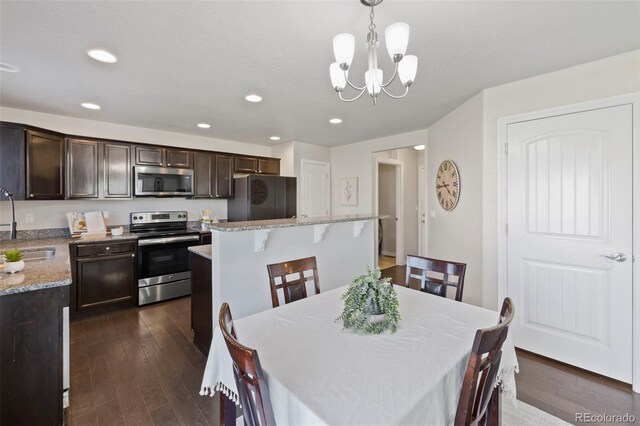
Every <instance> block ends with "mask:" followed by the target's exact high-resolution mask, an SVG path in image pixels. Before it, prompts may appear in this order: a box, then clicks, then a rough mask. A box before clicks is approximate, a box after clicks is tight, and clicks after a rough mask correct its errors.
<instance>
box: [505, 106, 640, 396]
mask: <svg viewBox="0 0 640 426" xmlns="http://www.w3.org/2000/svg"><path fill="white" fill-rule="evenodd" d="M633 108H634V105H633V104H631V103H628V104H618V105H608V106H600V107H595V106H591V107H583V108H581V109H580V108H577V107H574V108H573V110H571V109H568V108H567V109H565V110H564V111H555V113H552V112H548V113H544V112H541V113H538V114H537V115H536V114H531V115H529V116H527V117H519V118H518V117H516V118H513V119H504V120H502V121H501V127H500V129H501V131H502V141H503V142H504V143H505V144H506V145H505V157H506V158H505V159H504V161H503V163H504V166H505V168H504V169H503V170H504V172H505V173H504V177H505V178H506V179H503V180H502V181H503V184H504V188H505V192H506V194H505V197H504V198H505V208H506V211H504V212H503V217H504V219H505V236H504V239H503V240H502V247H501V251H502V253H503V258H502V262H501V265H502V267H501V270H502V271H501V272H502V277H503V278H502V286H501V288H500V290H501V293H502V295H503V296H509V297H511V298H512V299H513V300H514V302H515V304H516V306H519V314H518V315H517V316H516V319H515V321H514V323H513V324H512V330H513V336H514V343H515V344H516V346H518V347H521V348H523V349H526V350H529V351H531V352H535V353H539V354H541V355H544V356H547V357H550V358H553V359H557V360H560V361H563V362H566V363H569V364H571V365H575V366H578V367H581V368H584V369H587V370H590V371H594V372H597V373H600V374H602V375H605V376H608V377H612V378H615V379H617V380H621V381H624V382H627V383H631V382H632V374H633V358H634V356H633V352H634V351H633V335H632V333H633V328H632V326H631V325H632V324H633V315H634V312H633V309H634V308H633V297H634V295H633V272H634V271H633V265H632V261H631V259H632V243H633V232H634V229H633V210H632V207H633V206H632V204H633V187H632V182H633V151H632V145H633V120H632V117H633V114H632V113H633ZM636 344H637V342H636ZM636 359H637V355H636ZM633 381H634V383H635V382H636V380H633ZM634 389H635V390H636V391H637V383H636V386H634Z"/></svg>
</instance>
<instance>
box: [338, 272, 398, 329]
mask: <svg viewBox="0 0 640 426" xmlns="http://www.w3.org/2000/svg"><path fill="white" fill-rule="evenodd" d="M381 274H382V273H381V271H380V268H376V269H374V270H373V271H372V270H371V268H369V267H367V273H366V274H364V275H360V276H358V277H355V278H354V279H353V281H352V282H351V284H349V288H348V289H347V292H346V293H345V294H343V295H342V300H343V301H344V309H343V311H342V315H340V316H339V317H338V319H337V320H342V322H343V324H344V327H345V328H349V329H352V330H353V331H355V332H356V333H358V334H380V333H382V332H383V331H385V330H390V331H391V332H392V333H394V332H395V331H396V330H397V328H398V321H399V320H400V312H398V296H397V295H396V291H395V290H394V288H393V284H391V279H390V278H380V277H381Z"/></svg>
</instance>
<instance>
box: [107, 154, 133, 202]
mask: <svg viewBox="0 0 640 426" xmlns="http://www.w3.org/2000/svg"><path fill="white" fill-rule="evenodd" d="M102 156H103V160H102V165H103V176H102V177H103V179H102V196H103V197H104V198H131V185H132V183H131V182H132V180H131V179H132V177H131V145H127V144H121V143H112V142H104V143H103V150H102Z"/></svg>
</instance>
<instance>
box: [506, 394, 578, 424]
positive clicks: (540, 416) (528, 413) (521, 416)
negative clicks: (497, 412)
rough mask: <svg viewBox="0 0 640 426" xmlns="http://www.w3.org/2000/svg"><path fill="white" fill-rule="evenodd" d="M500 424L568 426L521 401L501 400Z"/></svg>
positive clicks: (562, 421)
mask: <svg viewBox="0 0 640 426" xmlns="http://www.w3.org/2000/svg"><path fill="white" fill-rule="evenodd" d="M502 424H503V425H504V426H525V425H527V426H528V425H531V426H541V425H545V426H555V425H558V426H560V425H569V424H570V423H567V422H565V421H564V420H561V419H559V418H557V417H555V416H552V415H551V414H549V413H546V412H544V411H542V410H540V409H538V408H536V407H533V406H531V405H529V404H525V403H524V402H522V401H513V400H511V399H509V398H503V399H502Z"/></svg>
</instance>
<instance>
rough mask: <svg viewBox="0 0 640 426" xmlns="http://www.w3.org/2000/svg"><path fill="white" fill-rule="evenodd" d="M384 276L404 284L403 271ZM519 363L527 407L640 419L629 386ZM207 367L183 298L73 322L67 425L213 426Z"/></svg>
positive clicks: (537, 360)
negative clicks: (205, 389) (203, 390)
mask: <svg viewBox="0 0 640 426" xmlns="http://www.w3.org/2000/svg"><path fill="white" fill-rule="evenodd" d="M390 269H391V268H390ZM398 269H400V268H398ZM385 274H386V275H389V276H394V277H395V280H394V281H395V282H400V283H402V282H404V269H403V268H402V271H390V270H386V271H385ZM392 274H393V275H392ZM398 277H401V279H399V278H398ZM518 360H519V362H520V374H517V375H516V380H517V386H518V399H521V400H522V401H524V402H526V403H528V404H531V405H533V406H535V407H538V408H540V409H542V410H544V411H547V412H549V413H551V414H553V415H555V416H557V417H560V418H562V419H563V420H565V421H568V422H575V419H574V416H575V413H576V412H591V413H606V414H618V413H627V412H628V413H634V414H636V416H637V417H638V418H639V419H640V395H638V394H634V393H632V392H631V387H630V386H629V385H625V384H622V383H620V382H616V381H614V380H611V379H607V378H605V377H601V376H598V375H595V374H592V373H589V372H586V371H583V370H580V369H578V368H575V367H571V366H567V365H564V364H561V363H558V362H555V361H552V360H548V359H545V358H542V357H539V356H537V355H534V354H530V353H527V352H523V351H518ZM205 361H206V360H205V357H204V355H202V354H201V353H200V352H199V351H198V350H197V349H196V348H195V346H194V345H193V344H192V333H191V330H190V299H189V298H188V297H187V298H182V299H177V300H172V301H169V302H164V303H159V304H156V305H151V306H147V307H142V308H131V309H127V310H124V311H118V312H114V313H110V314H104V315H100V316H96V317H92V318H88V319H83V320H77V321H72V322H71V390H70V403H71V405H70V407H69V409H68V412H67V419H68V424H71V425H82V426H84V425H192V424H199V425H218V424H219V422H218V419H219V415H218V405H219V403H218V396H215V397H213V398H211V397H208V396H206V397H205V396H200V394H199V391H200V383H201V380H202V374H203V372H204V366H205ZM638 421H640V420H638Z"/></svg>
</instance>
